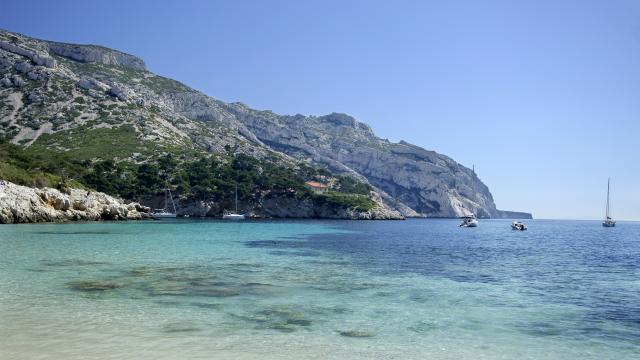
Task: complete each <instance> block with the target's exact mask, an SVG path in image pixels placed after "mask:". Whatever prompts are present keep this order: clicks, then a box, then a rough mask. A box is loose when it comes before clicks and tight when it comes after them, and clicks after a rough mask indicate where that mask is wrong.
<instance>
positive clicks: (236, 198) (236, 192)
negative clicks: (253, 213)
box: [236, 184, 238, 214]
mask: <svg viewBox="0 0 640 360" xmlns="http://www.w3.org/2000/svg"><path fill="white" fill-rule="evenodd" d="M237 213H238V185H237V184H236V214H237Z"/></svg>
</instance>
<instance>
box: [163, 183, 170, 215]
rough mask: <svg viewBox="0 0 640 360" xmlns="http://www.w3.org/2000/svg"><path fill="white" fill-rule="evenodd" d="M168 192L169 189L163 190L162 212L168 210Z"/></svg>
mask: <svg viewBox="0 0 640 360" xmlns="http://www.w3.org/2000/svg"><path fill="white" fill-rule="evenodd" d="M168 190H169V189H167V188H165V189H164V211H167V210H169V202H168V201H167V200H168V199H167V191H168Z"/></svg>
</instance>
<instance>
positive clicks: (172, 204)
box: [167, 189, 176, 214]
mask: <svg viewBox="0 0 640 360" xmlns="http://www.w3.org/2000/svg"><path fill="white" fill-rule="evenodd" d="M167 190H168V191H169V198H170V199H171V206H172V207H173V213H174V214H175V213H176V203H175V202H173V195H171V189H167Z"/></svg>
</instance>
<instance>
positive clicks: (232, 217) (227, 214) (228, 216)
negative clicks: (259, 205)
mask: <svg viewBox="0 0 640 360" xmlns="http://www.w3.org/2000/svg"><path fill="white" fill-rule="evenodd" d="M222 218H223V219H224V220H244V218H245V215H244V214H238V185H236V211H235V212H232V213H230V212H227V211H225V212H224V214H223V215H222Z"/></svg>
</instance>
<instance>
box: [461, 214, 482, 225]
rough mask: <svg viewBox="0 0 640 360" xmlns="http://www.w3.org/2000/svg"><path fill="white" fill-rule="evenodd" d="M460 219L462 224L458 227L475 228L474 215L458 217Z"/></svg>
mask: <svg viewBox="0 0 640 360" xmlns="http://www.w3.org/2000/svg"><path fill="white" fill-rule="evenodd" d="M460 219H462V223H461V224H460V225H458V226H459V227H477V226H478V220H477V219H476V216H475V215H474V214H468V215H465V216H462V217H460Z"/></svg>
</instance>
